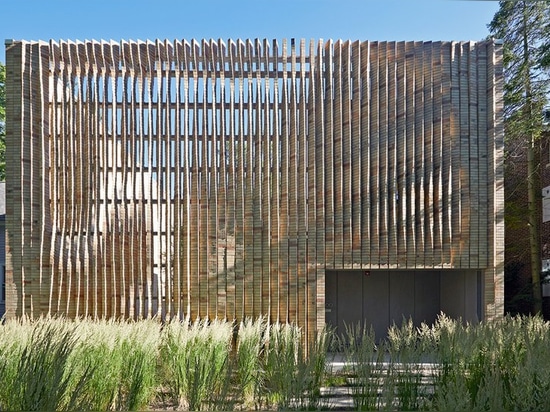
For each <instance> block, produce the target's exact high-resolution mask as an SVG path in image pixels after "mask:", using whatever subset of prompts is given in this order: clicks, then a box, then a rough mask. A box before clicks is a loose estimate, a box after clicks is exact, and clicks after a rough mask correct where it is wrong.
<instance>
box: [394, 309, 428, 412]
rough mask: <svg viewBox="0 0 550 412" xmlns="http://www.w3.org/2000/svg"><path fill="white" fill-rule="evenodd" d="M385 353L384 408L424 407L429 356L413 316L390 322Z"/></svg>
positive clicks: (413, 408)
mask: <svg viewBox="0 0 550 412" xmlns="http://www.w3.org/2000/svg"><path fill="white" fill-rule="evenodd" d="M385 350H386V352H387V354H388V364H387V372H386V377H385V381H384V386H383V387H384V390H383V404H384V406H385V408H386V409H388V408H389V409H395V410H401V411H411V410H422V409H425V408H426V406H425V405H426V404H427V403H428V402H429V397H430V396H431V393H432V392H433V387H431V385H430V384H429V383H430V382H429V381H430V380H431V379H429V377H427V376H426V374H431V372H432V366H433V365H432V364H431V363H428V362H427V361H429V360H430V358H431V356H430V354H429V353H427V352H426V345H425V344H424V343H423V339H422V337H421V333H420V330H419V329H418V328H416V327H415V326H414V325H413V321H412V319H403V322H402V324H401V326H397V325H396V324H393V325H392V326H390V328H389V330H388V337H387V340H386V342H385Z"/></svg>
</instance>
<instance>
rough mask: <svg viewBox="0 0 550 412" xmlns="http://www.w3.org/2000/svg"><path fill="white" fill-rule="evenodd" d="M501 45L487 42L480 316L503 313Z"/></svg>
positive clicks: (502, 81) (502, 107) (502, 86)
mask: <svg viewBox="0 0 550 412" xmlns="http://www.w3.org/2000/svg"><path fill="white" fill-rule="evenodd" d="M502 49H503V46H502V43H500V42H499V43H496V42H494V41H489V42H487V77H488V79H489V81H488V86H487V110H488V112H487V134H488V137H489V138H488V141H489V147H488V164H489V165H490V167H489V168H488V179H487V182H489V184H488V189H487V191H488V193H489V194H490V195H489V202H488V203H489V205H488V210H489V211H490V213H491V215H492V216H494V223H493V224H492V225H491V226H490V228H491V229H492V230H491V231H490V232H489V234H488V242H487V244H488V246H489V251H488V252H489V253H488V256H489V265H488V266H487V269H485V271H484V273H483V277H484V299H483V301H484V303H485V305H484V306H485V307H484V312H485V313H484V315H485V316H486V317H487V318H495V317H499V316H502V314H503V313H504V122H503V118H504V116H503V110H504V102H503V97H502V96H503V88H504V73H503V61H502V54H503V50H502Z"/></svg>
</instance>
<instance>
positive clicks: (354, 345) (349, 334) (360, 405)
mask: <svg viewBox="0 0 550 412" xmlns="http://www.w3.org/2000/svg"><path fill="white" fill-rule="evenodd" d="M339 350H340V351H341V352H342V353H343V355H344V359H345V361H346V364H347V370H346V372H347V373H348V374H349V377H350V380H351V382H350V383H351V393H352V396H353V404H354V407H355V409H356V410H376V409H378V408H379V407H380V399H379V396H378V392H379V389H380V387H381V385H382V382H383V374H384V365H383V362H384V350H378V345H377V341H376V336H375V333H374V329H373V328H372V327H367V325H361V324H360V323H357V324H351V325H345V329H344V333H343V334H342V335H341V336H339Z"/></svg>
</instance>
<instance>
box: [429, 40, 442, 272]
mask: <svg viewBox="0 0 550 412" xmlns="http://www.w3.org/2000/svg"><path fill="white" fill-rule="evenodd" d="M441 60H442V49H441V42H434V43H433V44H432V62H431V67H432V81H433V90H432V93H433V94H432V100H433V104H432V116H433V143H432V158H433V177H432V179H433V183H432V205H431V207H432V213H433V220H432V226H433V229H432V239H433V267H441V266H442V236H441V230H442V226H443V223H442V214H443V205H442V191H443V184H442V173H443V166H442V156H443V154H442V147H443V134H442V130H443V125H442V78H441V71H442V68H441V66H442V64H441Z"/></svg>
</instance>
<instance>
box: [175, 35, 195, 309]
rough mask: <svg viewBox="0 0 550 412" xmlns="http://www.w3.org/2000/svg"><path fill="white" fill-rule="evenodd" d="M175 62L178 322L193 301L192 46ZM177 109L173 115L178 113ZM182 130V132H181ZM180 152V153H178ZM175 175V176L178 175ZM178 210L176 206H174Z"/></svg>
mask: <svg viewBox="0 0 550 412" xmlns="http://www.w3.org/2000/svg"><path fill="white" fill-rule="evenodd" d="M177 50H178V61H179V65H180V70H181V78H180V82H182V84H181V85H180V91H179V93H178V98H177V102H178V104H179V110H183V113H181V114H180V115H179V116H180V117H179V119H178V120H179V126H176V130H177V128H178V127H179V128H180V135H179V138H180V139H181V141H180V142H179V147H182V149H181V154H180V158H179V160H178V159H176V162H177V164H178V167H181V169H180V172H179V173H181V176H180V177H177V178H176V185H177V181H178V178H179V179H180V182H181V188H180V190H181V192H180V195H181V201H180V204H181V211H180V212H179V216H180V219H181V225H180V228H179V231H180V232H179V233H180V234H179V236H180V237H181V245H180V249H179V253H178V256H179V259H180V265H181V269H180V270H181V278H180V282H181V283H180V285H179V288H180V300H181V312H180V313H179V316H180V318H186V317H188V316H191V301H192V300H193V301H194V300H196V299H192V292H194V291H195V289H193V290H192V289H191V279H192V276H193V269H194V268H193V264H192V262H193V257H194V256H193V257H192V255H194V253H193V238H194V235H193V232H194V230H195V224H194V222H196V220H193V219H192V216H193V207H192V203H193V202H194V201H195V199H193V197H192V196H191V191H192V184H193V180H192V179H193V174H192V167H193V166H192V163H193V155H194V152H196V150H193V151H191V144H192V143H191V140H190V137H189V135H190V129H191V127H192V124H193V122H192V119H191V118H190V115H189V114H190V108H191V106H190V104H189V102H190V101H192V100H193V95H192V91H191V90H190V88H189V82H190V76H189V70H190V66H191V63H190V61H189V54H190V51H191V46H190V45H189V43H188V42H187V41H183V42H182V43H179V44H178V47H177ZM179 110H178V108H176V111H179ZM181 129H183V130H181ZM178 152H179V150H178ZM179 173H178V174H179ZM176 208H177V206H176Z"/></svg>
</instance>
